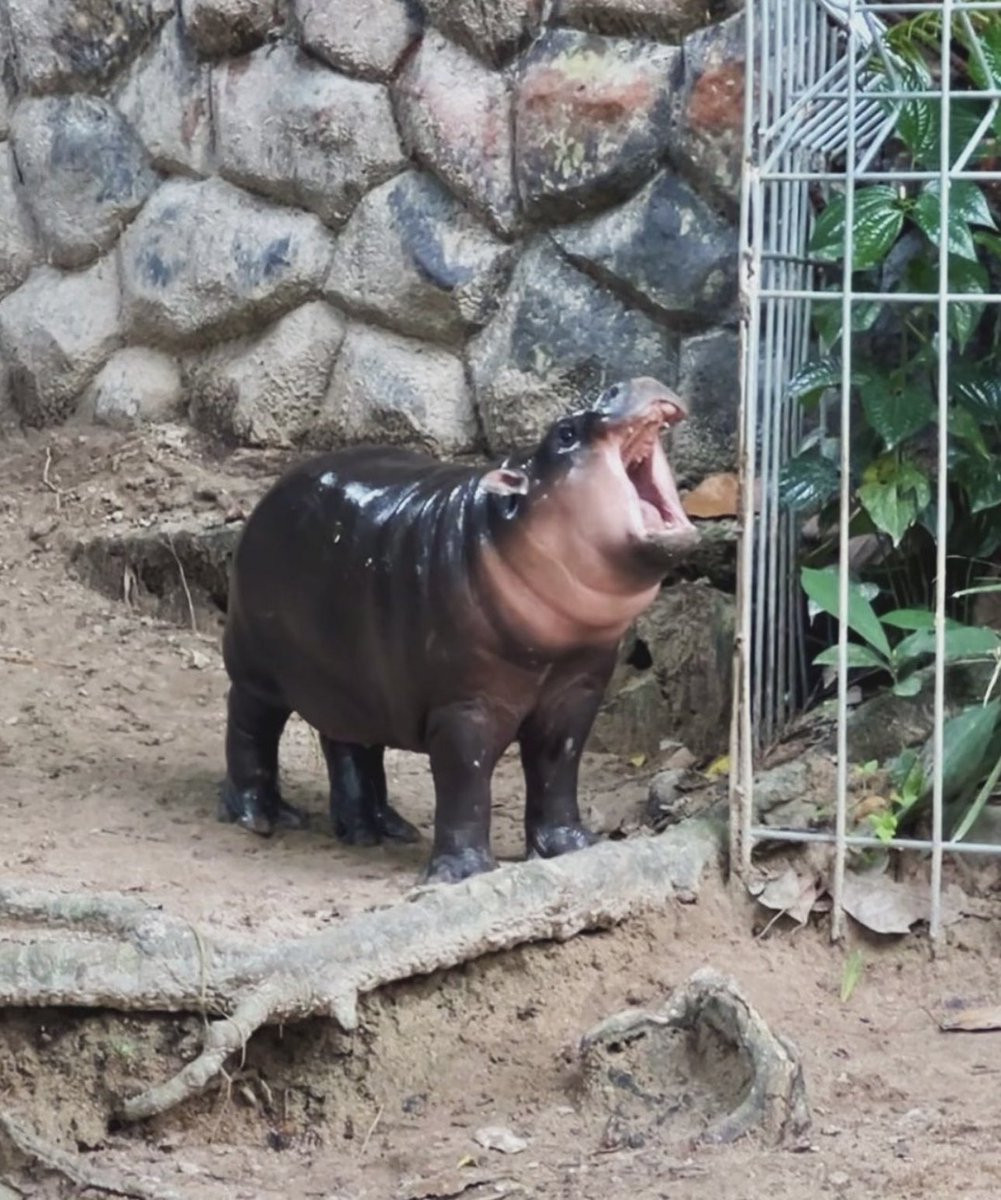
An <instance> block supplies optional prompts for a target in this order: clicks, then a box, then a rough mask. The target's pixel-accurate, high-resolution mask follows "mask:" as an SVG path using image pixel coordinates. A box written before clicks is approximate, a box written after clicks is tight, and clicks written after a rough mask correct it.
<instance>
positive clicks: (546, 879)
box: [0, 822, 720, 1121]
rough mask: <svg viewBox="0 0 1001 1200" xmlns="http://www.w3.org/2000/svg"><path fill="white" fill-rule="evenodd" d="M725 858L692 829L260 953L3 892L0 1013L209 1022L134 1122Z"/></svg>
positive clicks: (189, 932)
mask: <svg viewBox="0 0 1001 1200" xmlns="http://www.w3.org/2000/svg"><path fill="white" fill-rule="evenodd" d="M719 846H720V835H719V831H718V830H716V829H715V828H714V827H713V826H712V825H710V824H708V823H703V822H686V823H685V824H684V825H681V826H677V827H674V828H672V829H669V830H667V831H666V832H665V833H663V834H660V835H658V836H656V837H650V838H636V839H630V840H628V841H621V842H605V843H602V844H601V845H598V846H594V847H592V848H590V849H588V850H586V851H582V852H579V853H576V854H571V855H567V856H565V857H563V858H558V859H553V860H549V861H542V860H532V861H528V862H524V863H517V864H514V865H510V866H506V867H503V868H501V869H500V870H497V871H493V872H490V873H489V874H486V875H479V876H476V877H474V878H472V879H467V880H465V881H464V882H463V883H460V884H455V885H452V886H435V887H427V888H420V889H416V890H415V891H414V892H413V893H411V894H410V896H408V897H407V898H406V899H405V900H404V901H402V902H400V903H398V904H395V905H393V906H391V907H388V908H384V909H378V910H375V911H372V912H366V913H362V914H360V915H358V916H356V917H352V918H350V919H348V920H345V921H342V922H341V923H340V924H338V925H337V926H335V927H334V928H332V929H330V930H327V931H324V932H323V933H318V934H313V935H311V936H309V937H304V938H300V939H297V940H295V941H291V942H285V943H281V944H278V945H275V946H270V947H267V948H264V949H262V948H260V947H258V946H255V945H254V944H253V943H251V942H248V941H238V940H231V939H223V938H220V937H218V936H215V935H208V934H203V933H200V932H199V931H198V930H196V929H194V928H193V927H192V926H191V925H189V924H188V923H187V922H185V921H181V920H178V919H176V918H174V917H169V916H167V915H165V914H164V913H162V912H160V911H158V910H157V909H154V908H150V907H149V906H147V905H145V904H143V903H142V902H141V901H137V900H135V899H131V898H125V897H120V896H81V895H56V894H50V893H44V892H40V891H27V890H20V889H17V888H12V887H7V888H0V923H2V926H6V927H8V928H9V931H10V932H9V934H8V931H7V929H6V928H0V1005H7V1006H33V1007H36V1006H42V1005H54V1006H56V1005H58V1006H76V1007H92V1008H110V1009H117V1010H126V1011H135V1010H147V1011H159V1012H199V1013H202V1014H204V1015H205V1016H206V1017H209V1016H215V1017H217V1018H218V1019H217V1020H215V1021H213V1022H211V1023H210V1024H208V1026H207V1030H206V1035H205V1041H204V1045H203V1048H202V1051H201V1053H200V1054H199V1055H198V1057H197V1058H196V1059H194V1061H193V1062H190V1063H188V1064H187V1065H186V1066H185V1067H184V1068H183V1069H182V1070H181V1071H180V1072H178V1073H177V1074H176V1075H175V1076H174V1077H173V1078H172V1079H169V1080H167V1081H166V1082H165V1083H162V1084H157V1085H155V1086H153V1087H151V1088H149V1089H148V1090H147V1091H145V1092H142V1093H141V1094H140V1095H137V1096H132V1097H128V1098H125V1099H124V1100H123V1101H122V1103H121V1106H120V1113H119V1114H118V1115H119V1116H121V1117H123V1118H124V1119H125V1120H129V1121H135V1120H141V1119H143V1118H145V1117H150V1116H153V1115H155V1114H157V1113H161V1112H164V1111H165V1110H167V1109H168V1108H170V1107H172V1106H173V1105H176V1104H179V1103H181V1102H182V1101H184V1100H185V1099H187V1098H188V1097H190V1096H193V1095H196V1094H197V1093H199V1092H201V1091H203V1090H204V1089H205V1088H207V1087H208V1086H209V1085H210V1084H211V1083H212V1082H213V1081H214V1080H215V1079H216V1078H217V1077H218V1075H219V1073H220V1071H221V1070H222V1068H223V1067H224V1065H225V1063H226V1060H227V1059H228V1058H229V1057H230V1055H232V1054H234V1053H235V1052H237V1051H240V1050H241V1049H242V1048H243V1047H244V1046H245V1044H246V1042H247V1041H248V1039H249V1038H250V1037H251V1036H252V1035H253V1033H254V1032H255V1031H256V1030H257V1029H259V1028H260V1027H261V1026H262V1025H265V1024H268V1023H273V1022H281V1021H289V1020H300V1019H303V1018H306V1017H313V1016H321V1017H333V1018H334V1019H335V1020H336V1021H337V1022H338V1023H339V1024H340V1025H341V1026H342V1027H343V1028H344V1029H345V1030H352V1029H354V1028H356V1027H357V1024H358V997H359V996H361V995H363V994H365V993H367V992H371V991H373V990H374V989H376V988H378V987H380V986H381V985H383V984H387V983H391V982H394V981H396V980H401V979H406V978H409V977H410V976H413V975H426V974H430V973H431V972H433V971H436V970H439V969H442V968H447V967H452V966H456V965H457V964H459V963H462V962H467V961H469V960H471V959H474V958H477V957H479V956H480V955H483V954H489V953H492V952H495V951H498V950H505V949H509V948H510V947H513V946H516V945H519V944H521V943H525V942H532V941H544V940H556V941H562V940H565V939H567V938H569V937H572V936H573V935H574V934H576V933H579V932H581V931H582V930H585V929H595V928H603V927H607V926H610V925H613V924H615V923H616V922H618V921H621V920H623V919H624V918H625V917H628V916H630V915H631V914H633V913H636V912H639V911H641V910H643V909H647V908H651V907H655V906H660V905H663V904H664V903H665V902H667V901H668V900H669V899H671V897H672V896H674V895H676V894H677V893H679V892H689V893H691V892H694V891H695V890H696V888H697V886H698V882H699V879H700V877H701V874H702V872H703V869H704V868H705V866H706V864H707V863H708V862H709V861H710V860H711V859H712V858H713V857H715V856H716V855H717V854H718V852H719ZM39 926H42V927H43V928H41V929H40V928H39ZM54 927H55V928H54Z"/></svg>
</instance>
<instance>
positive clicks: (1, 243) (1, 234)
mask: <svg viewBox="0 0 1001 1200" xmlns="http://www.w3.org/2000/svg"><path fill="white" fill-rule="evenodd" d="M14 177H15V167H14V156H13V154H11V150H10V146H9V145H8V144H7V143H4V144H3V145H0V296H5V295H6V294H7V293H8V292H9V291H12V290H13V289H14V288H16V287H17V286H18V284H20V283H23V282H24V280H25V279H26V278H27V276H28V272H29V271H30V270H31V267H32V265H33V264H34V262H35V260H36V258H37V252H36V247H35V233H34V229H33V228H32V224H31V219H30V217H29V216H28V213H27V211H26V209H25V207H24V205H23V204H22V202H21V197H20V196H19V195H18V191H19V189H18V188H17V186H16V184H15V182H14Z"/></svg>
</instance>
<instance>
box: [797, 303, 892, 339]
mask: <svg viewBox="0 0 1001 1200" xmlns="http://www.w3.org/2000/svg"><path fill="white" fill-rule="evenodd" d="M882 311H883V308H882V305H881V304H879V303H878V302H876V301H873V300H861V301H857V302H855V303H853V304H852V332H853V333H866V332H867V331H868V330H870V329H871V328H872V327H873V325H875V324H876V320H877V318H878V317H879V314H880V313H881V312H882ZM841 312H842V309H841V301H840V300H815V301H814V303H813V327H814V329H816V331H817V336H818V337H819V338H820V340H821V342H822V343H823V344H824V345H825V346H827V347H831V346H833V345H834V344H835V343H836V342H837V340H838V338H840V337H841Z"/></svg>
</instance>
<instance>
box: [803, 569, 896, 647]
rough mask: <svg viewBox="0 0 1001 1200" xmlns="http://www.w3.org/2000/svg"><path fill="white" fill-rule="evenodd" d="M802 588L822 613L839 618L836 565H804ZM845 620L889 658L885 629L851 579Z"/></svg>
mask: <svg viewBox="0 0 1001 1200" xmlns="http://www.w3.org/2000/svg"><path fill="white" fill-rule="evenodd" d="M800 579H801V581H802V584H803V591H804V592H806V594H807V596H808V597H809V598H810V600H811V601H813V603H814V604H815V605H816V606H817V608H819V609H821V610H822V611H823V612H826V613H829V614H830V615H831V616H832V617H837V616H838V615H839V613H838V573H837V571H836V570H835V568H833V567H824V568H819V567H803V568H802V569H801V572H800ZM845 623H846V624H847V625H848V628H849V629H853V630H854V631H855V632H856V633H857V634H858V635H859V637H862V638H865V640H866V641H867V642H868V643H869V645H870V646H872V647H873V648H874V649H876V650H878V651H879V652H880V654H882V655H884V656H885V657H886V658H887V659H889V657H890V643H889V642H888V641H887V637H886V632H885V630H884V629H883V626H882V625H880V623H879V617H877V616H876V613H875V611H874V610H873V607H872V605H871V604H870V603H869V601H868V600H867V599H866V598H865V596H864V594H863V592H862V589H861V587H860V586H859V585H858V584H857V583H855V582H854V581H852V580H849V581H848V613H847V617H846V621H845Z"/></svg>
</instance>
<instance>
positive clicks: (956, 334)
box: [948, 257, 990, 352]
mask: <svg viewBox="0 0 1001 1200" xmlns="http://www.w3.org/2000/svg"><path fill="white" fill-rule="evenodd" d="M989 286H990V278H989V276H988V274H987V272H986V271H985V270H984V268H983V267H982V266H981V265H980V263H978V262H970V261H969V260H968V259H965V258H956V257H950V259H949V290H950V291H952V292H965V293H968V294H975V293H981V294H982V293H983V292H986V291H987V290H988V288H989ZM983 312H984V305H983V304H978V303H976V301H973V300H970V301H966V300H953V301H950V303H949V308H948V327H949V336H950V337H953V338H955V339H956V341H957V342H958V343H959V349H960V352H962V351H963V350H965V349H966V346H967V343H968V342H969V340H970V338H971V337H972V336H973V334H974V332H975V331H976V328H977V324H978V323H979V321H980V318H981V317H982V316H983Z"/></svg>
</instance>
